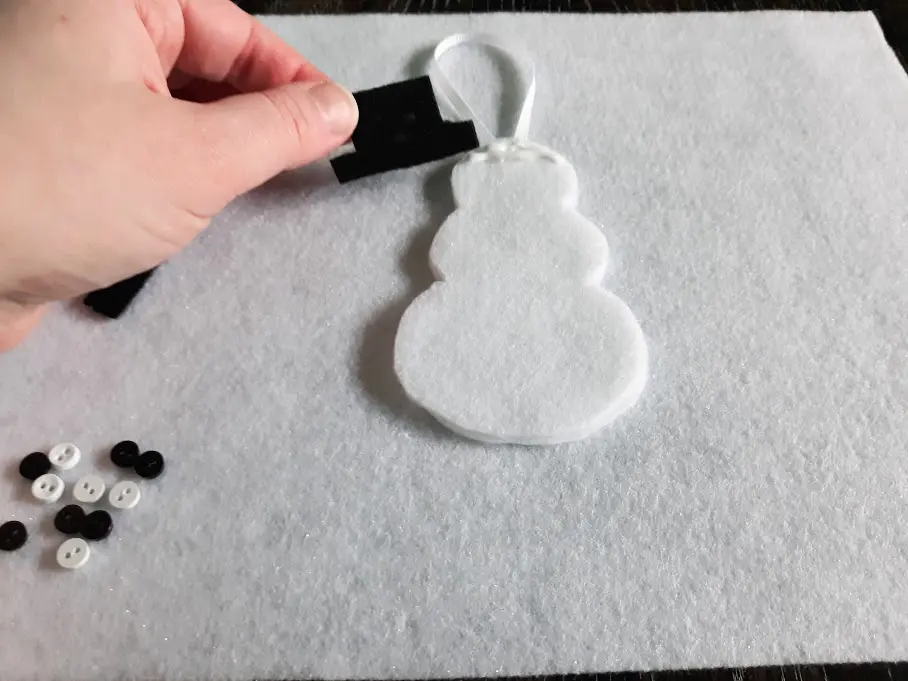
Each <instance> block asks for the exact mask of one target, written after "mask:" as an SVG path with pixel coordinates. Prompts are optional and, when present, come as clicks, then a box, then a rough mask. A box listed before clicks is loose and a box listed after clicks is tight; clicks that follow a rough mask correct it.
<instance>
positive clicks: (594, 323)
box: [394, 140, 648, 444]
mask: <svg viewBox="0 0 908 681" xmlns="http://www.w3.org/2000/svg"><path fill="white" fill-rule="evenodd" d="M452 183H453V189H454V199H455V203H456V206H457V209H456V210H455V212H454V213H452V214H451V216H450V217H449V218H448V219H447V220H446V221H445V223H444V224H443V225H442V227H441V228H440V230H439V231H438V234H437V235H436V237H435V239H434V241H433V243H432V247H431V251H430V264H431V267H432V270H433V272H434V274H435V277H436V278H437V279H438V281H437V282H435V283H434V284H433V285H432V286H431V287H430V288H429V289H428V290H427V291H425V292H424V293H423V294H421V295H420V296H419V297H417V298H416V300H414V301H413V303H412V304H411V305H410V306H409V307H408V308H407V311H406V312H405V313H404V316H403V318H402V320H401V323H400V327H399V329H398V332H397V337H396V339H395V351H394V354H395V357H394V362H395V371H396V373H397V376H398V378H399V380H400V382H401V385H402V386H403V388H404V390H405V391H406V393H407V395H408V396H409V397H410V399H412V400H413V401H414V402H416V403H417V404H419V405H421V406H422V407H423V408H425V409H427V410H428V411H429V412H430V413H431V414H432V415H433V416H434V417H435V418H436V419H437V420H439V421H440V422H441V423H443V424H444V425H445V426H447V427H448V428H449V429H451V430H453V431H455V432H457V433H460V434H461V435H464V436H466V437H469V438H472V439H475V440H480V441H486V442H509V443H516V444H555V443H559V442H566V441H571V440H579V439H583V438H586V437H588V436H590V435H592V434H593V433H595V432H597V431H598V430H600V429H601V428H603V427H604V426H606V425H607V424H608V423H610V422H611V421H612V420H614V419H615V417H617V416H618V415H619V414H621V413H622V412H624V411H626V410H627V409H629V408H630V407H631V406H633V404H634V403H635V402H636V400H637V398H638V397H639V395H640V394H641V392H642V390H643V387H644V385H645V382H646V377H647V371H648V366H647V365H648V357H647V349H646V343H645V340H644V337H643V333H642V331H641V329H640V326H639V325H638V323H637V321H636V319H635V318H634V316H633V314H632V313H631V311H630V309H629V308H628V307H627V305H625V304H624V303H623V302H622V301H621V300H620V299H618V298H617V297H616V296H614V295H613V294H611V293H608V292H607V291H605V290H604V289H602V288H600V287H599V285H598V284H599V282H600V281H601V279H602V277H603V275H604V273H605V268H606V265H607V262H608V242H607V241H606V239H605V237H604V236H603V234H602V232H601V231H600V230H599V229H598V228H597V227H596V226H595V225H593V224H592V223H591V222H589V221H588V220H586V219H585V218H583V217H582V216H581V215H580V214H579V213H578V212H577V211H576V210H575V207H576V203H577V176H576V173H575V172H574V169H573V168H572V167H571V166H570V164H568V163H567V161H565V160H564V159H563V158H562V157H560V156H559V155H557V154H555V153H554V152H552V151H550V150H548V149H546V148H544V147H540V146H538V145H533V144H530V143H527V142H517V141H510V140H509V141H499V142H496V143H494V144H493V145H490V146H489V147H488V148H487V149H485V150H482V151H479V152H476V153H473V154H471V155H469V156H468V157H466V158H465V159H464V161H462V162H461V163H459V164H458V165H456V166H455V168H454V170H453V173H452Z"/></svg>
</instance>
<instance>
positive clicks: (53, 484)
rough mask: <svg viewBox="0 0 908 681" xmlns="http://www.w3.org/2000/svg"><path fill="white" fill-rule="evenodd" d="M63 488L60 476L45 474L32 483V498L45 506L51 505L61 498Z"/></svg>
mask: <svg viewBox="0 0 908 681" xmlns="http://www.w3.org/2000/svg"><path fill="white" fill-rule="evenodd" d="M65 487H66V485H64V484H63V481H62V480H61V479H60V476H58V475H54V474H53V473H45V474H44V475H42V476H41V477H40V478H37V479H36V480H35V481H34V482H33V483H32V496H34V497H35V499H37V500H38V501H43V502H44V503H45V504H52V503H54V502H55V501H57V500H58V499H59V498H60V497H62V496H63V490H64V488H65Z"/></svg>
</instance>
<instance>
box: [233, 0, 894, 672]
mask: <svg viewBox="0 0 908 681" xmlns="http://www.w3.org/2000/svg"><path fill="white" fill-rule="evenodd" d="M235 2H237V4H239V5H240V6H241V7H243V8H244V9H245V10H247V11H249V12H252V13H256V14H358V13H368V12H372V13H375V12H397V13H408V14H429V13H454V12H500V11H513V10H514V8H515V7H516V8H517V10H518V11H532V12H691V11H694V12H696V11H699V12H703V11H723V12H725V11H748V10H765V9H793V10H814V11H851V12H853V11H873V12H875V13H876V15H877V17H878V18H879V21H880V24H881V25H882V27H883V31H884V33H885V34H886V39H887V40H888V41H889V44H890V45H892V47H893V48H894V49H895V51H896V53H897V54H898V55H899V57H900V58H901V59H902V63H903V64H906V65H908V0H876V1H873V0H235ZM543 678H544V677H537V679H534V680H533V681H543ZM644 679H646V680H652V681H668V680H670V679H671V680H678V681H681V680H684V681H839V680H842V679H849V680H850V679H861V680H862V681H863V680H866V681H877V680H881V681H882V680H885V681H890V680H897V679H906V680H908V662H896V661H880V662H876V663H874V664H855V665H823V664H816V665H799V666H787V667H751V668H747V669H702V670H683V671H673V672H649V671H645V670H642V671H639V672H629V673H623V674H587V675H577V676H554V677H548V678H545V681H637V680H640V681H643V680H644ZM460 681H464V680H460ZM507 681H518V680H507ZM519 681H529V680H528V679H521V680H519Z"/></svg>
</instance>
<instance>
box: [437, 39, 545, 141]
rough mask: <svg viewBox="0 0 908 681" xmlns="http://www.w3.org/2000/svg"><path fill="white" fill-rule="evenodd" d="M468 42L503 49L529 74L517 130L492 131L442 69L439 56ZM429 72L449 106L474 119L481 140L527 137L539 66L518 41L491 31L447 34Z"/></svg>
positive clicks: (438, 47) (519, 67) (522, 71)
mask: <svg viewBox="0 0 908 681" xmlns="http://www.w3.org/2000/svg"><path fill="white" fill-rule="evenodd" d="M466 44H473V45H482V46H485V47H491V48H493V49H496V50H498V51H500V52H502V53H503V54H504V55H505V56H506V57H509V58H510V59H511V60H513V61H514V63H515V64H516V65H517V67H518V69H519V71H520V72H521V74H522V75H524V76H525V77H526V78H527V87H526V93H525V94H524V96H523V103H522V104H521V105H520V113H519V114H518V116H517V124H516V125H515V126H514V131H513V133H512V134H510V135H507V134H506V135H502V136H499V135H493V134H492V132H491V131H490V130H489V128H488V127H486V126H485V125H484V124H483V123H482V121H480V120H479V118H478V117H477V116H476V114H475V113H474V112H473V110H472V109H470V105H469V104H467V103H466V102H465V101H464V99H463V97H461V96H460V95H459V94H458V92H457V88H455V87H454V86H453V85H452V84H451V81H449V80H448V78H447V76H445V74H444V72H443V71H442V69H441V63H440V61H439V60H440V59H441V57H442V55H444V54H445V53H447V52H450V51H451V50H453V49H455V48H457V47H460V46H461V45H466ZM429 76H430V77H431V79H432V82H433V83H434V85H435V89H436V90H437V91H438V93H439V94H440V95H441V96H442V97H443V98H444V99H445V100H446V101H447V104H448V106H449V107H450V108H451V109H452V110H453V112H454V113H455V114H456V115H457V116H459V117H460V118H461V119H463V120H472V121H473V124H474V125H475V126H476V133H477V135H478V136H479V138H480V142H482V143H485V144H490V143H491V142H493V141H495V140H496V139H499V138H500V137H511V138H514V139H518V140H524V139H526V138H527V136H528V135H529V132H530V116H531V115H532V112H533V100H534V99H535V98H536V66H535V65H534V64H533V60H532V59H531V58H530V57H529V55H528V54H527V53H526V52H525V51H524V49H523V48H522V47H521V46H520V45H518V44H516V43H515V42H513V41H510V40H507V39H506V38H502V37H501V36H497V35H492V34H489V33H474V32H470V33H456V34H454V35H451V36H448V37H447V38H445V39H444V40H442V41H441V42H440V43H438V45H437V46H436V47H435V52H434V54H433V55H432V63H431V65H430V67H429Z"/></svg>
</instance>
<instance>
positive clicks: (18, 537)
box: [0, 520, 28, 551]
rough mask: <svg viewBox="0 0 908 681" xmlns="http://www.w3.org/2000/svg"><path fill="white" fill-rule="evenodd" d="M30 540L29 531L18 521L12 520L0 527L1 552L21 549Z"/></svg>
mask: <svg viewBox="0 0 908 681" xmlns="http://www.w3.org/2000/svg"><path fill="white" fill-rule="evenodd" d="M27 540H28V530H26V529H25V525H23V524H22V523H20V522H19V521H18V520H10V521H9V522H6V523H3V524H2V525H0V551H15V550H16V549H21V548H22V546H23V545H24V544H25V542H26V541H27Z"/></svg>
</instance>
